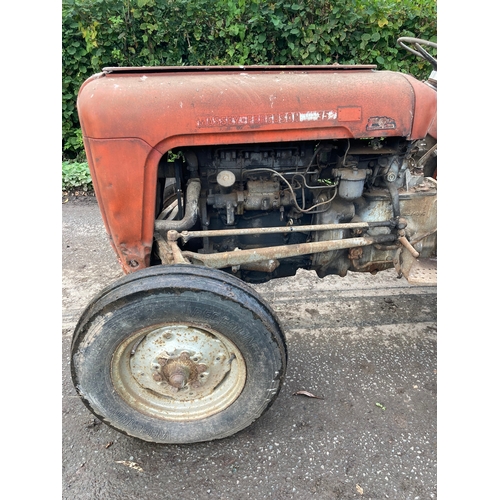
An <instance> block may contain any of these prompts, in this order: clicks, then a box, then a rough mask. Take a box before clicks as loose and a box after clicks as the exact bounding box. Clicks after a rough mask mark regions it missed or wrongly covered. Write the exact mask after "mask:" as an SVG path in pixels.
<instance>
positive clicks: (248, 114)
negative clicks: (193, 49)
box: [77, 65, 437, 273]
mask: <svg viewBox="0 0 500 500" xmlns="http://www.w3.org/2000/svg"><path fill="white" fill-rule="evenodd" d="M374 68H375V67H374V66H371V65H370V66H351V67H349V66H340V65H332V66H318V67H311V66H290V67H286V66H281V67H245V68H238V67H233V68H229V67H218V68H207V67H203V68H193V67H189V68H187V67H186V68H182V67H181V68H121V69H118V68H106V69H105V70H104V71H103V72H102V73H100V74H97V75H93V76H92V77H90V78H89V79H88V80H87V81H86V82H85V83H84V84H83V85H82V87H81V89H80V92H79V95H78V100H77V108H78V113H79V117H80V123H81V127H82V132H83V138H84V144H85V150H86V153H87V158H88V161H89V167H90V171H91V175H92V179H93V184H94V187H95V191H96V196H97V200H98V202H99V207H100V210H101V215H102V218H103V221H104V224H105V227H106V231H107V232H108V234H109V236H110V239H111V244H112V247H113V249H114V250H115V252H116V253H117V255H118V258H119V260H120V263H121V265H122V267H123V269H124V271H125V272H126V273H128V272H133V271H135V270H138V269H142V268H144V267H148V266H149V265H150V255H151V247H152V243H153V231H154V213H155V200H156V179H157V170H158V163H159V160H160V158H161V157H162V156H163V154H165V153H166V152H167V151H170V150H172V149H173V148H176V147H185V146H203V145H206V146H208V145H217V144H227V145H229V144H245V143H246V144H252V143H253V144H255V143H261V142H285V141H304V140H314V141H317V140H332V139H344V138H364V137H366V136H367V131H366V126H367V122H366V121H363V119H361V120H359V119H358V117H361V118H363V116H364V117H389V118H390V119H391V122H390V123H391V127H389V128H388V127H387V126H385V127H382V128H378V129H374V130H370V132H369V135H370V136H371V137H388V136H400V137H405V138H408V139H414V138H423V137H425V135H426V134H427V133H428V132H429V133H430V134H431V135H433V136H434V137H435V136H436V135H437V133H436V130H437V128H436V127H437V124H436V109H437V107H436V100H437V98H436V92H435V91H434V90H433V89H431V88H430V87H429V86H428V85H426V84H425V83H423V82H419V81H418V80H416V79H415V78H413V77H411V76H409V75H402V74H400V73H395V72H391V71H383V72H382V71H381V72H377V71H375V70H374ZM249 89H251V96H252V98H251V99H249V97H248V96H249ZM270 95H273V96H274V98H273V99H272V100H270V99H269V96H270ZM180 103H184V104H183V106H180ZM214 117H219V118H217V119H215V118H214ZM220 117H222V119H220ZM256 117H257V118H256ZM347 118H352V120H347ZM204 120H205V121H204ZM207 120H208V121H207ZM210 120H211V121H210ZM204 123H205V124H210V126H209V127H205V128H204V127H200V124H204ZM392 124H393V125H392Z"/></svg>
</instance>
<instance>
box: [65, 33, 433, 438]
mask: <svg viewBox="0 0 500 500" xmlns="http://www.w3.org/2000/svg"><path fill="white" fill-rule="evenodd" d="M398 43H399V44H400V45H401V46H402V47H404V48H405V49H407V50H409V51H410V52H411V53H412V54H414V55H416V56H418V57H421V58H424V59H426V60H427V61H428V62H429V63H430V64H431V66H432V68H433V70H432V72H431V75H430V77H429V78H428V79H427V81H424V82H423V81H419V80H417V79H415V78H413V77H412V76H409V75H406V74H402V73H397V72H392V71H377V70H376V67H375V66H371V65H353V66H345V65H338V64H333V65H328V66H244V67H243V66H242V67H226V66H221V67H129V68H104V69H103V70H102V72H101V73H99V74H96V75H94V76H92V77H91V78H89V79H88V80H87V81H86V82H85V83H84V84H83V85H82V88H81V89H80V93H79V96H78V113H79V117H80V122H81V127H82V132H83V137H84V142H85V150H86V154H87V158H88V163H89V167H90V171H91V174H92V179H93V185H94V189H95V193H96V197H97V200H98V203H99V207H100V211H101V214H102V218H103V221H104V225H105V228H106V230H107V233H108V235H109V238H110V241H111V245H112V247H113V249H114V251H115V252H116V254H117V256H118V259H119V261H120V263H121V266H122V268H123V271H124V273H125V276H124V277H122V278H121V279H119V280H118V281H116V282H115V283H113V284H112V285H110V286H108V287H107V288H105V289H104V290H103V291H102V292H101V293H100V294H99V295H98V296H96V297H95V298H94V299H93V300H92V302H91V303H90V304H89V305H88V306H87V308H86V310H85V311H84V313H83V314H82V316H81V318H80V321H79V323H78V325H77V327H76V329H75V333H74V337H73V343H72V356H71V358H72V377H73V382H74V385H75V388H76V390H77V392H78V394H79V395H80V396H81V398H82V400H83V402H84V403H85V404H86V406H87V407H88V408H89V409H90V410H91V411H92V412H93V413H94V414H95V415H96V416H97V417H98V418H100V419H101V420H103V421H104V422H106V423H107V424H109V425H110V426H112V427H113V428H115V429H117V430H118V431H120V432H123V433H125V434H127V435H129V436H133V437H136V438H139V439H142V440H144V441H150V442H156V443H192V442H199V441H209V440H214V439H218V438H223V437H226V436H230V435H232V434H234V433H236V432H238V431H240V430H242V429H244V428H245V427H247V426H248V425H250V424H251V423H252V422H253V421H255V420H256V419H257V418H258V417H259V416H260V415H262V413H263V412H264V411H265V410H266V409H267V408H269V406H270V405H271V404H272V402H273V401H274V400H275V399H276V397H277V396H278V393H279V390H280V387H281V385H282V383H283V380H284V377H285V371H286V365H287V347H286V341H285V335H284V333H283V331H282V328H281V327H280V322H279V320H278V318H277V316H276V315H275V313H274V312H273V311H272V310H271V308H270V307H269V305H268V304H267V303H266V302H265V300H263V299H262V298H261V297H260V296H259V295H258V294H257V293H256V291H255V290H254V288H253V287H251V286H249V285H248V283H258V282H263V281H267V280H270V279H273V278H278V277H285V276H292V275H294V274H295V273H296V271H297V269H299V268H303V269H307V270H314V271H316V273H317V274H318V276H320V277H324V276H327V275H329V274H336V275H339V276H345V275H346V274H347V272H348V271H351V272H356V271H360V272H370V273H376V272H378V271H380V270H385V269H388V268H394V269H395V272H396V273H398V275H399V276H405V277H406V279H408V281H409V282H410V283H420V284H422V283H424V284H432V285H433V284H435V280H436V259H435V255H436V245H437V234H436V230H437V217H436V205H437V181H436V178H437V175H436V172H437V167H436V164H437V160H436V155H437V121H436V112H437V60H436V59H435V58H434V57H433V56H432V55H430V53H429V52H428V50H426V49H425V48H424V47H425V46H427V47H428V46H430V47H432V48H437V46H436V44H434V43H431V42H427V41H423V40H419V39H414V38H400V39H399V40H398Z"/></svg>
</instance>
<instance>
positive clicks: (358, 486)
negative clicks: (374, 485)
mask: <svg viewBox="0 0 500 500" xmlns="http://www.w3.org/2000/svg"><path fill="white" fill-rule="evenodd" d="M356 491H357V492H358V493H359V494H360V495H362V494H363V488H361V486H360V485H359V484H357V485H356Z"/></svg>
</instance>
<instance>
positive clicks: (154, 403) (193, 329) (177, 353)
mask: <svg viewBox="0 0 500 500" xmlns="http://www.w3.org/2000/svg"><path fill="white" fill-rule="evenodd" d="M111 380H112V383H113V385H114V387H115V389H116V391H117V392H118V394H120V396H121V397H122V398H123V399H124V400H125V401H126V402H127V403H128V404H129V405H130V406H131V407H133V408H134V409H136V410H137V411H140V412H141V413H143V414H146V415H149V416H151V417H155V418H161V419H164V420H176V421H189V420H198V419H202V418H206V417H208V416H210V415H214V414H216V413H218V412H220V411H222V410H224V409H225V408H227V407H228V406H230V405H231V404H232V403H233V402H234V401H235V400H236V399H237V398H238V396H239V395H240V393H241V391H242V390H243V387H244V386H245V380H246V366H245V362H244V359H243V356H242V355H241V353H240V351H239V349H238V348H237V347H236V345H235V344H234V343H233V342H231V341H230V340H229V339H228V338H227V337H225V336H224V335H222V334H220V333H219V332H215V331H213V330H210V329H208V328H206V327H203V328H200V327H199V326H194V325H190V324H164V325H161V326H155V327H150V328H147V329H144V330H141V331H139V332H137V333H135V334H134V335H131V336H130V337H128V338H127V339H126V340H124V341H123V342H122V343H121V344H120V345H119V346H118V348H117V349H116V350H115V352H114V354H113V359H112V362H111Z"/></svg>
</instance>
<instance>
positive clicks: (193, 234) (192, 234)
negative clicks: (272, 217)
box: [167, 221, 393, 243]
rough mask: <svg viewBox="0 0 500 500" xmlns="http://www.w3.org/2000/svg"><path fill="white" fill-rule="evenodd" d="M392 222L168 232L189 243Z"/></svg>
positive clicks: (387, 224)
mask: <svg viewBox="0 0 500 500" xmlns="http://www.w3.org/2000/svg"><path fill="white" fill-rule="evenodd" d="M392 226H393V223H392V222H391V221H380V222H376V221H370V222H345V223H341V224H315V225H303V226H282V227H280V226H278V227H252V228H242V229H214V230H206V231H182V232H181V233H179V232H177V231H173V230H172V231H168V234H167V237H168V239H169V241H174V240H178V239H179V238H182V241H183V242H184V243H187V242H188V241H189V240H191V239H193V238H214V237H218V236H248V235H254V234H257V235H259V234H276V233H285V234H286V233H309V232H311V231H327V230H334V229H353V230H360V229H369V228H371V227H392Z"/></svg>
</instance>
